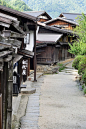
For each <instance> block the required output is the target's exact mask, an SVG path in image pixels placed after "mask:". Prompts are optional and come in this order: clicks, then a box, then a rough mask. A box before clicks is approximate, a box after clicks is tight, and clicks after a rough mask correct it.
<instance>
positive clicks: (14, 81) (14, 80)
mask: <svg viewBox="0 0 86 129" xmlns="http://www.w3.org/2000/svg"><path fill="white" fill-rule="evenodd" d="M15 83H17V77H16V76H13V84H15Z"/></svg>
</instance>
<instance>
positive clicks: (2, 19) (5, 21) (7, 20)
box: [0, 16, 12, 24]
mask: <svg viewBox="0 0 86 129" xmlns="http://www.w3.org/2000/svg"><path fill="white" fill-rule="evenodd" d="M0 21H1V22H4V23H8V24H11V23H12V22H11V20H9V19H7V18H3V17H1V16H0Z"/></svg>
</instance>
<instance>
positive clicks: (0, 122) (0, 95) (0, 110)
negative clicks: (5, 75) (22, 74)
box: [0, 94, 2, 129]
mask: <svg viewBox="0 0 86 129" xmlns="http://www.w3.org/2000/svg"><path fill="white" fill-rule="evenodd" d="M0 129H2V94H0Z"/></svg>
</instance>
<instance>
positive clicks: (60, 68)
mask: <svg viewBox="0 0 86 129" xmlns="http://www.w3.org/2000/svg"><path fill="white" fill-rule="evenodd" d="M57 65H58V66H59V72H61V71H62V70H64V69H65V66H64V65H63V64H61V63H58V64H57Z"/></svg>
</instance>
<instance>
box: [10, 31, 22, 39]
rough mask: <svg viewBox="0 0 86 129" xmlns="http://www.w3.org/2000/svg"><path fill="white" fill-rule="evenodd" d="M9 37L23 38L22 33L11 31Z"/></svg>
mask: <svg viewBox="0 0 86 129" xmlns="http://www.w3.org/2000/svg"><path fill="white" fill-rule="evenodd" d="M10 37H11V38H24V34H19V33H16V32H13V31H11V36H10Z"/></svg>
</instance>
